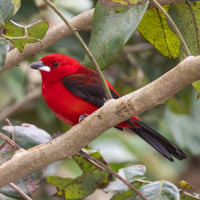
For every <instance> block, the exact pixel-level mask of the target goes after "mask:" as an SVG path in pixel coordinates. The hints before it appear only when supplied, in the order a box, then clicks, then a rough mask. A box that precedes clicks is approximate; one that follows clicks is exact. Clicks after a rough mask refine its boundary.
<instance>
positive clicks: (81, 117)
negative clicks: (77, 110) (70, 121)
mask: <svg viewBox="0 0 200 200" xmlns="http://www.w3.org/2000/svg"><path fill="white" fill-rule="evenodd" d="M87 116H89V115H88V114H85V113H84V114H83V115H80V117H79V119H78V121H79V123H80V122H81V121H82V120H84V119H85V118H86V117H87Z"/></svg>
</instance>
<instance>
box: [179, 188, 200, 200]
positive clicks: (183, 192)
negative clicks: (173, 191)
mask: <svg viewBox="0 0 200 200" xmlns="http://www.w3.org/2000/svg"><path fill="white" fill-rule="evenodd" d="M179 192H180V193H181V194H182V195H183V196H186V197H192V198H193V199H197V200H200V197H198V196H195V195H193V194H190V193H188V192H186V191H182V190H180V189H179Z"/></svg>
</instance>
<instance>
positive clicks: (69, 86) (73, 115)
mask: <svg viewBox="0 0 200 200" xmlns="http://www.w3.org/2000/svg"><path fill="white" fill-rule="evenodd" d="M31 68H33V69H37V70H39V71H40V72H41V75H42V94H43V97H44V99H45V101H46V102H47V104H48V106H49V107H50V108H51V109H52V111H53V112H54V113H55V114H56V116H57V117H58V118H59V119H61V120H62V121H64V122H65V123H67V124H70V125H72V126H73V125H75V124H77V123H79V121H80V119H83V118H84V116H87V115H90V114H91V113H93V112H94V111H96V110H97V109H98V108H100V107H101V106H103V105H104V100H105V99H106V95H105V92H104V89H103V86H102V84H101V81H100V79H99V77H98V74H97V73H96V72H95V71H94V70H92V69H90V68H87V67H85V66H83V65H81V64H80V63H79V62H78V61H76V60H75V59H73V58H70V57H68V56H65V55H62V54H52V55H48V56H45V57H44V58H42V59H41V60H40V61H39V62H36V63H34V64H32V65H31ZM107 84H108V86H109V88H110V91H111V94H112V97H113V98H114V99H117V98H119V95H118V94H117V92H116V91H115V89H114V88H113V87H112V85H111V84H110V83H109V82H108V81H107ZM124 127H128V128H129V129H130V130H131V131H133V132H134V133H136V134H137V135H138V136H139V137H141V138H142V139H143V140H145V141H146V142H147V143H148V144H150V145H151V146H152V147H153V148H154V149H156V150H157V151H158V152H159V153H160V154H162V155H163V156H164V157H166V158H167V159H168V160H170V161H172V162H173V158H172V157H171V155H172V156H174V157H176V158H177V159H179V160H183V159H185V158H186V157H187V156H186V155H185V154H184V153H183V152H182V151H181V150H180V149H179V148H178V147H176V146H175V145H173V144H172V143H171V142H169V141H168V140H167V139H166V138H164V137H163V136H161V135H160V134H159V133H157V132H156V131H154V130H153V129H151V128H150V127H149V126H147V125H146V124H144V123H143V122H142V121H141V120H140V119H139V118H138V117H136V116H134V117H132V118H131V119H129V120H126V121H125V122H122V123H120V124H118V125H117V126H116V128H118V129H120V130H123V128H124Z"/></svg>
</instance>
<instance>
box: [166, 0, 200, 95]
mask: <svg viewBox="0 0 200 200" xmlns="http://www.w3.org/2000/svg"><path fill="white" fill-rule="evenodd" d="M199 10H200V2H194V3H186V2H180V3H176V4H172V5H171V6H170V9H169V14H170V16H171V17H172V19H173V21H174V22H175V24H176V26H177V27H178V29H179V30H180V32H181V34H182V36H183V38H184V40H185V42H186V44H187V45H188V48H189V49H190V52H191V54H192V55H193V56H197V55H199V54H200V12H199ZM180 59H181V60H183V59H184V51H183V48H181V49H180ZM192 85H193V86H194V88H195V89H196V90H197V92H198V96H199V95H200V81H196V82H194V83H193V84H192Z"/></svg>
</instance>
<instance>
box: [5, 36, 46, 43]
mask: <svg viewBox="0 0 200 200" xmlns="http://www.w3.org/2000/svg"><path fill="white" fill-rule="evenodd" d="M1 36H2V37H4V38H6V39H7V40H9V41H13V40H34V41H37V42H41V41H42V40H40V39H37V38H30V37H28V36H26V35H25V36H22V37H9V36H7V35H4V34H2V35H1Z"/></svg>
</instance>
